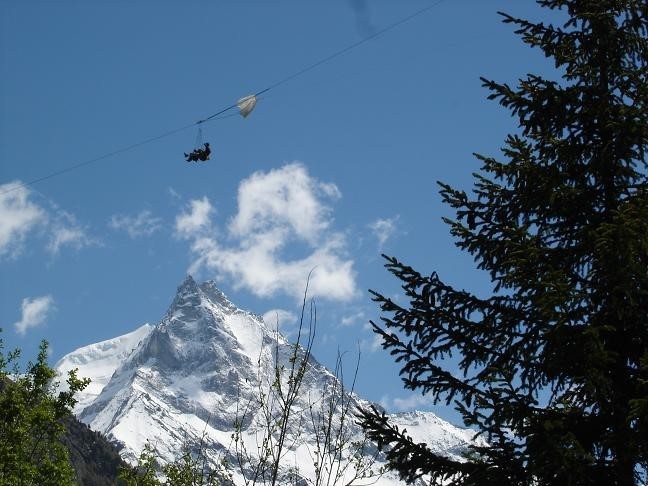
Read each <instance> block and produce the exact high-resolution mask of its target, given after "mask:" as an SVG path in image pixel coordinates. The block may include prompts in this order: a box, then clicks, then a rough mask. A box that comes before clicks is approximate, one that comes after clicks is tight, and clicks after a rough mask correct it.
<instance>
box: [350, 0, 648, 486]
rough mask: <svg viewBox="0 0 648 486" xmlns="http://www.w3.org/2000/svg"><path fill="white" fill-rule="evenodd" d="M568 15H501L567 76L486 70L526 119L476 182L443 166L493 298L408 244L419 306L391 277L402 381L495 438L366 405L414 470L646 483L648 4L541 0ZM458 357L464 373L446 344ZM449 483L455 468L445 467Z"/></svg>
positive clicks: (372, 424) (390, 330)
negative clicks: (435, 443)
mask: <svg viewBox="0 0 648 486" xmlns="http://www.w3.org/2000/svg"><path fill="white" fill-rule="evenodd" d="M537 3H538V4H540V5H541V6H542V7H546V8H548V9H560V10H562V11H564V12H565V13H566V14H567V17H568V20H567V22H566V23H565V24H564V25H562V26H552V25H545V24H543V23H533V22H530V21H527V20H522V19H518V18H514V17H511V16H509V15H507V14H502V16H503V19H504V22H506V23H510V24H513V25H514V26H516V28H517V30H516V33H517V34H518V35H519V36H521V38H522V40H523V41H524V42H525V43H526V44H528V45H530V46H532V47H538V48H540V49H541V50H542V51H543V52H544V54H545V55H546V56H547V57H550V58H552V59H553V60H554V61H555V66H556V68H557V69H558V73H559V78H560V79H559V80H558V81H552V80H549V79H544V78H543V77H540V76H536V75H532V74H529V75H527V76H526V77H525V78H523V79H521V80H520V81H519V84H518V86H517V87H516V88H513V87H511V86H509V85H506V84H498V83H496V82H494V81H490V80H486V79H484V80H483V84H484V86H485V87H486V88H487V89H488V90H489V91H490V96H489V98H490V99H493V100H497V101H498V102H499V103H500V104H501V105H502V106H504V107H505V108H507V109H509V110H510V111H511V112H512V114H513V116H514V117H515V118H516V119H517V121H518V123H519V130H518V131H517V132H516V134H512V135H509V136H508V138H507V139H506V143H505V146H504V148H503V149H502V160H497V159H495V158H492V157H485V156H481V155H477V158H478V159H479V160H480V161H481V162H482V164H483V165H482V169H481V172H479V173H477V174H474V177H475V185H474V189H473V191H472V194H467V193H466V192H464V191H462V190H457V189H453V188H452V187H450V186H448V185H446V184H442V183H440V187H441V195H442V198H443V200H444V201H445V202H446V203H447V204H449V205H450V206H451V207H452V208H453V209H454V210H455V211H456V219H454V220H450V219H448V220H447V223H448V224H449V225H450V231H451V234H452V235H453V236H454V237H456V239H457V246H458V247H459V248H460V249H462V250H465V251H467V252H469V253H470V254H471V255H473V256H474V258H475V261H476V262H477V266H478V268H480V269H482V270H485V271H487V272H488V273H489V275H490V278H491V280H492V282H493V291H492V295H491V296H489V297H486V298H480V297H477V296H476V295H473V294H472V293H470V292H468V291H464V290H458V289H455V288H453V287H452V286H450V285H447V284H445V283H444V282H443V281H442V280H441V279H440V278H439V276H438V275H437V274H436V273H433V274H432V275H430V276H423V275H421V274H420V273H418V272H417V271H415V270H414V269H412V268H410V267H408V266H407V265H405V264H403V263H401V262H400V261H398V260H396V259H395V258H390V257H386V258H387V264H386V267H387V268H388V270H389V271H390V272H392V273H393V274H394V275H395V276H396V277H397V278H399V279H400V280H401V281H402V283H403V290H404V293H405V296H406V297H407V300H408V302H407V304H406V305H399V304H397V303H396V302H394V301H392V300H391V299H388V298H386V297H384V296H382V295H381V294H379V293H377V292H372V293H373V294H374V300H375V301H376V302H378V303H379V304H380V306H381V309H382V311H383V317H382V324H376V323H372V324H373V326H374V331H375V332H377V333H378V334H380V335H381V336H382V339H383V347H384V348H385V349H387V350H389V352H390V353H391V355H392V356H393V357H394V358H395V360H396V361H397V362H399V363H401V365H402V369H401V375H402V376H403V381H404V383H405V387H406V388H409V389H412V390H420V391H422V392H423V393H431V394H432V396H433V397H434V399H435V400H436V401H437V402H439V401H444V402H446V403H448V404H450V403H453V404H454V405H455V406H456V408H457V409H458V410H459V411H460V412H461V414H462V416H463V419H464V422H465V424H466V425H468V426H471V427H474V428H476V429H477V430H478V431H479V432H480V434H481V435H482V436H483V437H484V439H486V440H487V441H488V444H489V446H488V447H482V448H475V449H474V451H472V455H471V456H470V457H469V458H468V460H467V462H465V463H457V462H453V461H450V460H448V459H446V458H444V457H440V456H437V455H435V454H433V453H432V452H430V450H429V449H427V448H426V447H424V446H423V445H420V444H414V443H413V442H412V440H411V439H410V438H408V437H407V435H406V433H405V432H404V431H399V430H397V429H396V428H394V427H393V426H391V425H390V424H389V423H388V421H387V420H386V418H385V417H384V415H382V414H381V413H380V412H379V411H377V410H375V409H374V410H366V411H364V412H362V413H361V422H362V424H363V425H364V427H365V428H366V429H367V431H368V432H369V434H370V436H371V437H372V438H373V439H375V440H377V441H378V442H379V443H380V444H381V445H383V446H386V448H387V455H388V458H389V460H390V464H391V467H392V468H394V469H397V470H398V471H400V473H401V475H402V477H404V478H407V479H410V480H411V479H414V478H416V477H420V476H422V475H424V474H428V475H430V476H431V477H432V480H433V483H434V484H441V483H442V481H444V480H448V479H450V478H452V484H459V485H605V486H608V485H624V486H626V485H627V486H629V485H635V484H638V483H640V482H642V483H643V484H645V481H647V479H646V471H647V470H648V182H647V172H648V171H647V164H646V156H645V155H646V154H645V151H646V146H647V141H648V82H647V81H646V73H647V72H648V41H647V38H648V4H647V3H646V2H645V1H637V0H551V1H549V0H544V1H537ZM449 356H458V357H459V358H460V361H459V368H460V371H461V373H460V374H457V373H453V372H452V371H451V370H450V369H448V368H447V365H446V363H447V362H444V358H447V357H449ZM444 484H445V483H444Z"/></svg>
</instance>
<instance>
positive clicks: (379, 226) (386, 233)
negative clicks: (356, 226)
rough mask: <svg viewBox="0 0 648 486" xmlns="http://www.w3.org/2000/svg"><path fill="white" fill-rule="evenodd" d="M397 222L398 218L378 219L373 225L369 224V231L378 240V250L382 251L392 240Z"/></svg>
mask: <svg viewBox="0 0 648 486" xmlns="http://www.w3.org/2000/svg"><path fill="white" fill-rule="evenodd" d="M397 221H398V216H396V217H394V218H385V219H377V220H376V221H374V222H373V223H371V224H369V229H370V230H371V231H372V233H373V234H374V236H375V237H376V238H377V239H378V248H379V249H380V250H382V248H383V246H384V245H385V243H386V242H387V240H388V239H389V238H391V236H392V235H393V234H394V232H395V231H396V222H397Z"/></svg>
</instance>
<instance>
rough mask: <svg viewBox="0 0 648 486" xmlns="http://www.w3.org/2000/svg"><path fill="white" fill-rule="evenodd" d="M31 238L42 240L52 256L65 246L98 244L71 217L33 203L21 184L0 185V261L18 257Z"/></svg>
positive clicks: (48, 206) (32, 199) (47, 204)
mask: <svg viewBox="0 0 648 486" xmlns="http://www.w3.org/2000/svg"><path fill="white" fill-rule="evenodd" d="M32 235H33V236H36V237H40V238H43V237H44V238H45V239H46V240H47V241H48V243H47V245H46V248H47V250H48V251H49V252H50V253H51V254H53V255H56V254H58V253H59V251H60V249H61V248H62V247H64V246H69V247H72V248H75V249H81V248H83V247H85V246H88V245H90V244H93V243H96V242H97V241H96V240H94V239H93V238H90V237H89V236H88V234H87V230H86V228H84V227H83V226H82V225H80V224H79V223H78V222H77V220H76V218H75V217H74V215H73V214H71V213H68V212H67V211H63V210H61V209H60V208H58V207H57V206H56V205H55V204H53V203H45V204H38V203H36V202H35V201H34V194H33V192H32V191H31V190H30V189H29V188H28V187H25V186H23V185H21V183H20V181H16V182H10V183H8V184H3V185H0V257H2V256H9V257H16V256H18V255H19V254H20V252H21V251H22V250H23V249H24V246H25V243H26V240H27V237H28V236H32Z"/></svg>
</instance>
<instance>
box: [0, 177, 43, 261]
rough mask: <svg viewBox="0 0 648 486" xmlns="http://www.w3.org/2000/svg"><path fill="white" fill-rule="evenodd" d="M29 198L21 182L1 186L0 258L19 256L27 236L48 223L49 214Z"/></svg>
mask: <svg viewBox="0 0 648 486" xmlns="http://www.w3.org/2000/svg"><path fill="white" fill-rule="evenodd" d="M29 196H30V191H29V189H28V188H26V187H24V186H21V185H20V182H10V183H8V184H3V185H0V256H4V255H8V256H12V257H13V256H17V255H18V254H19V253H20V252H21V250H22V248H23V243H24V241H25V238H26V237H27V234H28V233H30V232H31V231H32V230H34V229H36V228H37V227H38V225H40V224H41V223H43V222H45V221H47V213H46V212H45V211H44V210H43V209H42V208H41V207H39V206H38V205H37V204H35V203H34V202H32V201H30V200H29Z"/></svg>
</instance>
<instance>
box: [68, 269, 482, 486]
mask: <svg viewBox="0 0 648 486" xmlns="http://www.w3.org/2000/svg"><path fill="white" fill-rule="evenodd" d="M304 353H305V350H304V349H303V348H301V347H300V348H296V347H295V346H294V345H292V344H291V343H289V342H288V341H287V340H286V339H285V338H284V337H283V336H281V335H280V334H278V333H276V332H275V331H273V330H271V329H269V328H268V327H267V326H266V325H265V323H264V322H263V319H262V318H261V317H259V316H256V315H254V314H251V313H249V312H246V311H244V310H241V309H239V308H238V307H236V306H235V305H234V304H232V303H231V302H230V301H229V300H228V299H227V297H226V296H225V295H224V294H223V293H222V292H221V291H220V290H218V288H216V286H215V285H214V283H213V282H211V281H208V282H204V283H202V284H200V285H199V284H197V283H196V282H195V281H194V280H193V279H192V278H191V277H187V278H186V279H185V281H184V282H183V283H182V285H180V287H179V288H178V291H177V294H176V296H175V298H174V300H173V302H172V304H171V306H170V307H169V310H168V311H167V313H166V315H165V317H164V318H163V319H162V321H160V323H158V324H157V325H155V326H150V325H148V324H146V325H144V326H142V327H140V328H138V329H136V330H135V331H133V332H131V333H129V334H126V335H124V336H120V337H117V338H114V339H111V340H108V341H104V342H101V343H96V344H92V345H90V346H85V347H83V348H80V349H78V350H76V351H74V352H72V353H70V354H68V355H67V356H65V357H63V358H62V359H61V360H60V361H59V363H58V364H57V365H56V369H57V371H58V372H59V373H61V374H64V373H65V372H66V371H67V370H69V369H72V368H78V369H79V371H78V375H79V376H80V377H89V378H91V379H92V385H91V386H90V387H88V389H86V390H84V392H83V393H82V394H81V396H80V400H79V403H78V405H77V407H76V409H75V413H76V414H77V416H78V417H79V418H80V420H81V421H83V422H85V423H86V424H88V425H89V426H90V428H92V429H93V430H97V431H100V432H102V433H103V434H105V435H106V436H107V437H108V438H109V439H110V440H112V441H114V442H116V443H118V445H119V446H120V447H121V455H122V457H123V458H124V459H125V460H127V461H129V462H134V461H135V460H136V458H137V457H138V455H139V453H140V452H141V451H142V449H143V448H144V445H145V444H146V442H149V443H150V444H151V445H152V446H153V447H154V448H155V450H156V452H157V454H159V456H160V457H161V459H162V460H163V461H167V462H171V461H173V460H175V459H177V458H178V457H180V455H181V454H182V451H183V447H184V448H185V449H186V448H188V449H190V450H194V451H196V450H197V449H200V450H202V451H203V453H204V455H205V456H206V458H207V461H208V462H209V463H210V465H211V467H217V466H218V465H219V464H222V461H223V460H224V459H225V460H227V462H228V463H229V464H230V470H231V473H232V478H233V481H234V482H235V483H236V484H241V483H243V479H244V478H243V476H246V477H248V478H249V477H250V476H253V475H254V474H261V475H263V474H267V471H266V469H267V468H266V467H265V466H264V464H265V463H264V460H265V461H266V463H267V462H268V461H270V462H271V459H268V457H272V455H273V454H274V453H276V452H277V447H278V446H277V443H278V442H277V441H278V440H279V438H280V437H279V435H278V432H277V431H275V433H274V434H273V435H272V436H270V435H269V432H268V431H269V430H270V429H271V428H272V427H271V426H272V425H273V424H277V423H278V421H281V417H282V412H283V411H284V410H286V407H285V406H284V405H282V404H283V403H286V401H287V400H288V399H289V396H288V392H289V391H290V390H291V387H292V390H293V391H294V392H295V393H294V397H293V400H292V403H291V407H290V416H289V418H288V420H287V425H286V427H285V432H286V433H285V437H284V442H283V444H284V446H283V449H282V458H281V462H280V463H281V468H280V475H281V476H282V477H285V478H286V481H287V480H288V479H287V478H288V477H291V478H292V479H290V484H294V483H295V477H297V478H298V480H297V481H296V482H297V483H298V484H309V481H313V480H314V478H315V476H316V475H317V474H320V475H334V476H335V475H336V474H337V476H335V479H336V481H335V483H338V482H342V479H344V480H345V481H349V480H350V479H351V478H353V477H354V476H356V475H361V472H359V471H357V470H356V469H358V467H359V468H360V469H363V468H366V471H365V473H366V474H368V471H369V469H373V471H377V470H378V469H379V468H380V466H381V465H383V462H382V458H381V456H380V455H379V454H377V451H376V449H375V447H374V446H373V444H370V443H366V444H365V445H364V447H365V449H364V453H365V455H366V457H370V458H372V459H363V460H362V461H360V462H358V460H357V452H358V450H359V448H360V447H361V446H360V445H359V444H362V443H363V434H362V430H361V429H360V428H359V427H358V426H357V425H355V423H354V422H353V417H352V415H351V414H352V410H353V408H354V407H356V406H359V405H362V404H365V405H366V404H367V403H368V402H365V401H363V400H361V399H360V398H358V397H357V396H356V395H354V394H350V393H347V392H346V391H344V390H343V388H342V386H341V384H340V382H339V381H338V380H337V379H336V377H335V376H334V375H333V374H332V373H331V372H330V371H328V370H327V369H325V368H324V367H323V366H322V365H320V364H319V363H318V362H317V361H316V360H315V359H314V358H312V357H306V355H305V354H304ZM306 358H307V359H306ZM300 363H303V364H304V366H303V370H302V373H303V376H302V378H303V379H302V380H301V381H300V383H301V384H300V387H299V389H298V390H294V383H295V380H294V377H295V375H296V374H297V375H298V374H299V373H298V372H296V373H293V379H291V378H290V370H291V369H294V368H295V367H297V368H298V367H299V364H300ZM297 371H298V370H297ZM345 410H347V413H346V415H345ZM329 417H330V418H331V420H330V421H329V420H328V419H329ZM393 421H394V423H395V424H397V425H400V426H401V427H403V426H404V427H406V428H407V430H408V434H409V435H411V436H412V437H414V439H415V440H419V441H425V442H426V443H428V444H429V445H430V446H431V447H432V449H433V450H436V451H438V452H440V453H443V454H446V455H448V456H452V457H459V455H460V454H461V451H462V450H464V449H465V447H466V446H467V445H468V444H469V443H470V441H471V436H472V434H471V432H470V431H467V430H464V429H459V428H457V427H455V426H453V425H451V424H449V423H447V422H444V421H443V420H441V419H439V418H438V417H437V416H435V415H434V414H432V413H430V412H412V413H406V414H395V415H393ZM329 423H330V424H332V425H331V426H329V427H328V430H329V431H330V432H332V434H329V435H332V436H333V437H334V438H335V437H338V438H339V439H336V440H337V441H338V442H343V444H338V445H343V447H342V452H341V455H339V456H336V455H335V454H331V453H329V454H326V453H324V452H323V451H324V450H325V448H326V445H327V444H328V443H330V442H331V440H329V441H328V442H327V437H328V436H327V435H326V430H327V425H326V424H329ZM333 440H335V439H333ZM264 451H265V452H264ZM318 451H319V452H318ZM354 457H355V459H354ZM315 463H317V465H316V464H315ZM329 463H330V464H329ZM336 471H337V472H336ZM366 483H367V480H364V481H360V482H358V483H357V484H366ZM344 484H346V482H345V483H344ZM375 484H378V485H391V484H400V483H399V482H398V480H397V478H396V476H395V475H393V474H392V473H387V474H384V475H383V476H381V477H380V478H379V479H378V481H377V482H376V483H375Z"/></svg>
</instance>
